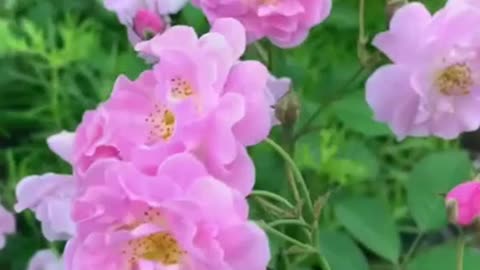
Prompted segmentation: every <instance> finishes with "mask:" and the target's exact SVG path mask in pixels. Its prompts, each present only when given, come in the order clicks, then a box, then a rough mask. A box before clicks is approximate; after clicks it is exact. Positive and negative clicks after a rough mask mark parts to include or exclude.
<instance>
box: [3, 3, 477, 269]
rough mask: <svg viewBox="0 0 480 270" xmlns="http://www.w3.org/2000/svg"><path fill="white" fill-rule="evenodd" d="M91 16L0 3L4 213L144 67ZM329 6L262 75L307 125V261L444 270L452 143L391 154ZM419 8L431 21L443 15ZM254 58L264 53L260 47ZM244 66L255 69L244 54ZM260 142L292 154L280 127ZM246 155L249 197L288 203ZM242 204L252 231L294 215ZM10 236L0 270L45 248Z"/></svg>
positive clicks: (381, 26) (466, 165)
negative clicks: (310, 219)
mask: <svg viewBox="0 0 480 270" xmlns="http://www.w3.org/2000/svg"><path fill="white" fill-rule="evenodd" d="M101 2H102V1H99V0H98V1H97V0H85V1H83V0H82V1H63V0H44V1H37V0H24V1H14V0H13V1H12V0H8V1H3V2H2V1H0V17H1V19H0V40H1V42H0V74H2V76H0V89H1V90H0V200H1V203H2V204H4V205H6V207H7V208H9V209H12V207H13V204H14V202H15V197H14V192H13V190H14V187H15V185H16V183H17V182H18V181H19V180H20V179H21V178H23V177H24V176H26V175H31V174H41V173H44V172H49V171H56V172H69V170H70V169H69V168H68V166H67V164H65V163H63V162H62V161H60V160H59V159H58V158H57V157H55V156H54V155H53V154H52V153H50V151H49V150H48V149H47V147H46V144H45V139H46V137H47V136H49V135H51V134H53V133H56V132H58V131H61V130H74V129H75V127H76V126H77V125H78V123H79V122H80V121H81V118H82V114H83V113H84V111H85V110H88V109H92V108H94V107H95V106H97V104H98V103H99V102H101V101H102V100H105V99H106V98H107V97H108V96H109V94H110V91H111V88H112V85H113V84H114V81H115V79H116V78H117V76H118V75H119V74H125V75H127V76H128V77H129V78H131V79H134V78H136V77H137V76H138V74H140V72H141V71H142V70H144V69H146V68H147V67H148V65H146V64H145V63H144V61H143V60H142V59H140V58H139V57H138V56H137V55H136V53H135V52H134V51H133V50H132V48H131V46H130V44H129V43H128V41H127V39H126V33H125V30H124V28H123V27H122V26H121V25H120V24H119V23H118V22H117V19H116V17H115V16H114V15H113V14H111V13H109V12H107V11H106V10H104V9H103V8H102V6H101ZM333 2H334V3H333V7H334V8H333V12H332V15H331V16H330V17H329V19H328V20H327V21H326V22H325V23H324V24H321V25H319V26H318V27H316V28H314V29H313V30H312V31H311V34H310V36H309V39H308V40H307V41H306V42H305V43H304V44H303V45H302V46H300V47H298V48H294V49H290V50H280V49H272V55H274V56H275V57H274V60H273V61H272V62H273V63H270V64H271V66H272V71H273V73H274V74H275V75H277V76H288V77H291V78H292V79H293V81H294V90H295V91H296V92H297V93H298V94H299V96H300V99H301V106H302V108H301V115H300V119H299V120H298V123H297V125H296V127H295V130H294V131H295V132H298V131H300V130H302V127H304V125H305V123H306V122H307V121H308V119H310V117H311V116H312V114H313V113H314V112H316V111H318V112H319V113H318V117H316V118H315V119H314V120H313V121H312V123H311V125H310V127H311V129H307V130H303V131H304V132H305V133H304V134H300V135H301V136H299V137H296V138H295V139H297V140H296V144H295V149H294V151H293V150H292V151H291V152H293V153H292V155H293V157H294V159H295V162H296V164H297V165H298V166H299V168H300V170H301V171H302V173H303V175H304V177H305V178H306V181H307V185H308V191H309V192H310V195H311V196H312V198H313V199H314V200H315V202H316V203H315V210H316V211H317V212H316V214H317V215H318V216H319V218H320V223H319V224H320V228H319V231H320V233H319V237H318V238H315V240H316V239H319V242H320V243H318V244H319V246H316V248H317V249H319V250H320V252H322V253H323V254H324V255H325V257H326V258H327V259H328V260H329V261H330V264H331V269H332V270H366V269H372V270H373V269H394V267H397V266H395V265H398V264H405V265H407V268H406V269H407V270H430V269H432V270H433V269H435V270H443V269H445V270H447V269H449V270H450V269H454V268H453V264H454V263H455V250H454V246H453V245H452V244H450V243H449V242H451V240H453V238H454V235H453V236H452V235H451V234H449V233H448V232H449V231H448V227H447V222H446V218H445V212H444V206H443V198H442V196H441V195H442V194H444V193H445V192H447V191H448V190H449V188H451V187H452V186H453V185H455V184H457V183H459V182H461V181H464V180H468V179H469V178H470V177H471V176H472V175H471V166H470V163H471V162H470V160H469V158H468V156H467V154H466V153H465V152H464V151H462V150H459V149H458V146H457V143H456V142H444V141H441V140H438V139H432V138H425V139H406V140H404V141H401V142H399V141H397V140H396V139H395V138H394V137H393V135H392V134H391V132H390V131H389V130H388V128H387V127H386V126H385V125H383V124H380V123H377V122H375V121H374V119H373V117H372V112H371V111H370V109H369V107H368V105H367V103H366V101H365V98H364V89H363V87H364V83H365V80H366V78H367V77H368V75H369V73H370V72H371V70H369V69H365V68H362V67H361V65H360V64H359V61H358V59H357V38H358V1H357V0H334V1H333ZM366 2H367V14H366V30H367V34H368V35H369V37H372V36H373V35H374V34H376V33H378V32H380V31H383V30H385V27H386V25H387V21H386V18H385V13H384V3H385V1H384V0H371V1H370V0H368V1H366ZM424 2H425V3H426V4H427V6H428V7H429V8H431V10H436V9H438V8H439V7H440V6H441V5H442V4H443V2H444V1H443V0H427V1H424ZM173 20H174V22H176V23H183V24H188V25H192V26H194V27H195V29H196V30H197V31H198V32H199V33H204V32H206V31H207V30H208V23H207V21H206V19H205V18H204V16H203V15H202V13H201V12H200V11H199V10H197V9H196V8H194V7H193V6H192V5H188V6H187V8H186V9H184V10H183V11H182V12H181V13H180V14H178V15H175V16H174V17H173ZM262 45H263V46H264V47H265V48H266V49H268V48H270V44H269V43H268V42H262ZM368 49H369V50H370V51H372V52H373V48H370V47H369V48H368ZM246 57H247V58H256V59H258V58H259V55H258V53H257V51H256V49H255V48H254V47H250V48H249V49H248V54H247V56H246ZM294 135H299V134H294ZM271 137H272V138H273V139H274V140H275V141H278V142H281V144H282V145H283V146H285V148H289V147H291V142H292V140H288V139H285V132H284V130H282V128H281V127H277V128H275V129H274V130H273V132H272V136H271ZM290 139H292V138H290ZM249 151H250V153H251V155H252V158H253V159H254V161H255V166H256V169H257V172H256V173H257V183H256V187H255V188H256V189H260V190H266V191H270V192H274V193H276V194H280V195H282V196H285V197H286V198H287V199H289V200H290V202H292V203H293V202H295V198H294V196H292V192H291V190H290V187H289V184H288V181H287V179H288V177H287V174H286V171H287V170H286V167H285V163H284V161H283V160H282V159H281V158H280V157H279V156H278V154H277V153H275V151H273V150H272V149H271V148H270V147H269V146H268V145H265V144H260V145H257V146H255V147H252V148H251V149H250V150H249ZM325 194H327V195H325ZM327 198H329V200H327ZM302 199H304V198H302ZM249 202H250V204H251V213H250V215H251V217H252V219H255V220H264V221H266V222H272V221H276V220H278V219H292V218H296V217H297V214H298V213H297V212H298V211H297V209H294V210H292V209H288V211H287V210H285V209H283V210H284V211H283V212H281V213H277V212H275V211H273V210H272V209H271V208H269V206H266V205H265V204H264V203H261V202H259V200H257V199H256V198H252V199H250V200H249ZM302 203H304V202H300V204H302ZM17 222H18V226H17V227H18V231H19V233H18V234H17V235H16V236H13V237H11V238H10V239H9V241H8V245H7V247H6V248H5V249H4V250H2V251H0V269H6V270H24V269H25V266H26V263H27V262H28V258H29V257H30V256H31V255H32V254H33V252H34V251H35V250H38V249H40V248H46V247H48V246H49V244H47V242H46V241H45V240H44V239H43V237H42V236H41V232H40V230H39V224H37V222H36V221H35V218H34V217H33V215H32V214H31V213H22V214H20V215H17ZM276 228H277V229H278V230H279V231H281V232H284V233H286V234H288V235H290V236H292V237H294V238H295V239H298V240H299V241H301V242H302V243H308V241H309V240H311V239H309V236H308V235H307V234H306V233H305V232H304V230H302V229H300V227H299V226H296V225H295V226H293V225H280V226H278V227H276ZM419 232H422V233H423V234H424V236H425V237H424V238H426V239H429V240H430V239H435V240H436V241H427V240H425V241H421V242H422V243H421V245H419V247H418V248H417V249H416V250H415V252H413V255H412V257H410V259H408V256H406V253H407V251H408V249H409V247H410V245H411V244H412V243H411V240H410V237H411V234H413V235H414V236H416V235H417V234H418V233H419ZM444 235H448V236H447V237H445V236H444ZM270 238H271V243H270V244H271V248H272V258H273V259H272V261H271V263H270V267H271V268H272V269H274V270H295V269H301V270H313V269H315V270H316V269H319V268H318V264H319V262H318V261H317V260H316V259H315V258H313V257H314V256H306V252H305V251H303V250H300V251H299V250H298V247H295V245H293V244H292V243H288V241H284V240H282V239H278V238H277V237H274V236H271V237H270ZM313 242H314V241H313ZM312 244H316V243H315V242H314V243H312ZM402 247H403V248H402ZM58 250H59V251H60V250H61V249H58ZM299 253H300V254H301V255H305V256H297V255H298V254H299ZM478 258H480V256H479V255H478V254H477V253H476V251H474V250H473V249H467V250H466V261H465V270H473V269H474V267H476V265H477V266H478V264H479V262H478V260H479V259H478ZM297 262H298V264H297V265H299V266H294V263H297ZM379 265H381V266H386V267H384V268H379V267H378V266H379Z"/></svg>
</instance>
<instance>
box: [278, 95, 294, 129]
mask: <svg viewBox="0 0 480 270" xmlns="http://www.w3.org/2000/svg"><path fill="white" fill-rule="evenodd" d="M299 115H300V100H299V99H298V96H297V94H296V93H295V92H294V91H289V92H288V94H286V95H285V96H284V97H282V98H281V99H280V100H279V101H278V103H277V105H275V116H276V117H277V119H278V120H279V121H280V123H282V124H283V125H285V126H293V125H294V124H295V123H296V122H297V119H298V117H299Z"/></svg>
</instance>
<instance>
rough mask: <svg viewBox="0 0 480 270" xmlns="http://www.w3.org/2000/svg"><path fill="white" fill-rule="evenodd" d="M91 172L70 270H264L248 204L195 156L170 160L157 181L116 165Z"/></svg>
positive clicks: (264, 251) (263, 248) (70, 248)
mask: <svg viewBox="0 0 480 270" xmlns="http://www.w3.org/2000/svg"><path fill="white" fill-rule="evenodd" d="M102 163H103V164H102ZM88 173H89V174H90V175H89V176H88V179H90V180H91V182H89V184H88V186H87V188H86V189H85V190H84V192H82V193H81V194H79V197H78V198H77V200H76V201H75V204H74V212H73V217H74V220H75V221H76V224H77V228H78V234H77V236H76V237H75V238H73V239H72V240H70V241H69V242H68V244H67V247H66V251H65V260H66V265H67V269H69V270H77V269H78V270H80V269H105V270H114V269H129V270H130V269H131V270H133V269H178V270H183V269H196V270H201V269H205V270H207V269H231V270H244V269H251V270H264V269H265V268H266V266H267V263H268V260H269V247H268V240H267V238H266V235H265V233H264V232H263V231H262V230H260V229H259V228H258V227H257V226H256V225H255V224H253V223H250V222H248V221H247V216H248V213H247V212H248V205H247V203H246V201H245V199H244V198H243V196H241V195H240V194H239V193H237V192H236V191H234V190H232V189H230V188H228V187H227V186H226V185H225V184H223V183H222V182H220V181H218V180H216V179H215V178H213V177H211V176H210V175H209V174H208V173H207V170H206V168H205V167H204V166H203V165H202V163H201V162H200V161H199V160H198V159H196V158H195V157H194V156H193V155H191V154H187V153H182V154H177V155H172V156H170V157H169V158H168V159H166V160H165V161H164V162H163V163H162V164H161V166H160V167H159V169H158V171H157V172H156V174H155V175H153V176H152V175H146V174H143V173H142V172H141V171H139V170H138V169H136V168H135V167H134V166H133V165H132V164H131V163H126V162H122V161H118V160H114V159H110V160H103V161H100V162H96V163H95V164H94V165H92V167H91V168H90V169H89V170H88Z"/></svg>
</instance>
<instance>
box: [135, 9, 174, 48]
mask: <svg viewBox="0 0 480 270" xmlns="http://www.w3.org/2000/svg"><path fill="white" fill-rule="evenodd" d="M166 28H167V22H166V21H165V20H163V19H162V18H161V17H158V16H157V15H156V14H155V13H153V12H151V11H149V10H147V9H141V10H139V11H138V12H137V14H136V15H135V17H134V18H133V31H135V34H136V35H137V36H138V37H140V40H147V39H149V38H151V37H153V36H155V35H156V34H160V33H163V32H164V31H165V29H166ZM140 40H139V41H140Z"/></svg>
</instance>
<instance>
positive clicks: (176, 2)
mask: <svg viewBox="0 0 480 270" xmlns="http://www.w3.org/2000/svg"><path fill="white" fill-rule="evenodd" d="M104 2H105V7H106V8H107V9H109V10H111V11H113V12H115V13H116V14H117V17H118V19H119V20H120V22H121V23H122V24H124V25H125V26H126V27H127V32H128V39H129V40H130V42H131V43H132V44H133V45H135V44H137V43H138V42H140V41H142V40H147V39H149V38H151V37H152V36H154V35H156V34H160V33H163V32H164V31H165V29H166V28H167V27H168V26H169V25H170V18H169V17H168V14H174V13H177V12H178V11H180V9H182V8H183V6H184V5H185V4H186V3H187V1H186V0H105V1H104ZM145 58H146V59H147V60H149V61H154V59H151V58H148V57H145Z"/></svg>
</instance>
